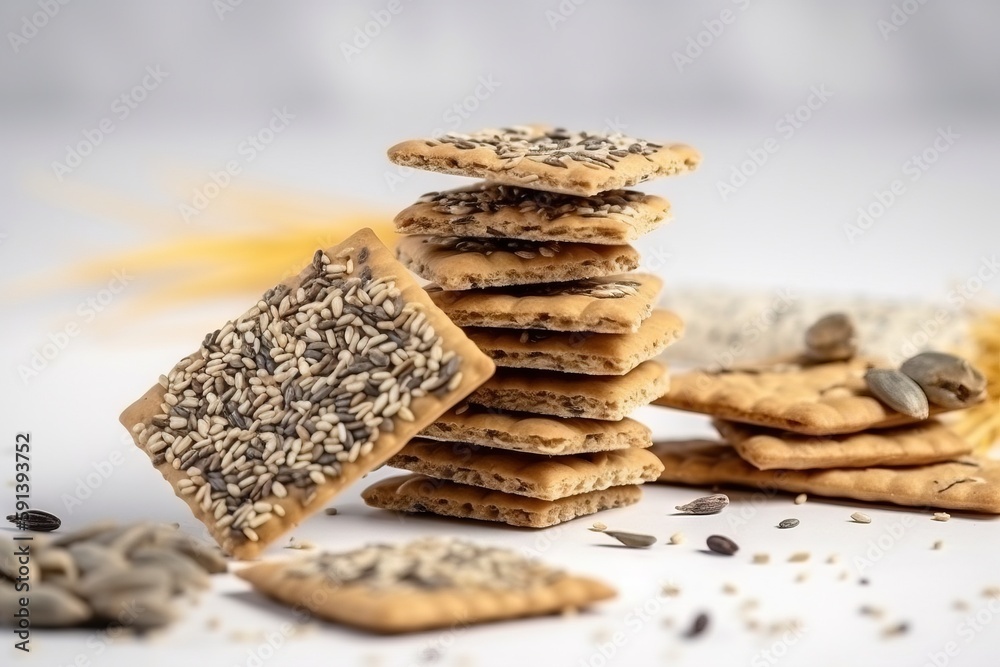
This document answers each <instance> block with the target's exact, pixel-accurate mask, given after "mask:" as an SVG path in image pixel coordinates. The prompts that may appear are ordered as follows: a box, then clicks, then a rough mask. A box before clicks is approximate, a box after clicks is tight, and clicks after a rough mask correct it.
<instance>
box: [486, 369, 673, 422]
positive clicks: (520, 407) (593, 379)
mask: <svg viewBox="0 0 1000 667" xmlns="http://www.w3.org/2000/svg"><path fill="white" fill-rule="evenodd" d="M669 386H670V375H669V374H668V372H667V367H666V366H665V365H663V364H661V363H659V362H657V361H644V362H642V363H641V364H639V365H638V366H636V367H635V369H633V370H631V371H629V372H628V373H626V374H625V375H576V374H572V373H559V372H556V371H534V370H520V369H510V368H500V369H497V372H496V374H495V375H494V376H493V377H492V378H490V379H489V380H488V381H487V382H485V383H484V384H483V385H482V386H481V387H479V389H477V390H476V391H475V392H474V393H473V394H472V395H470V396H469V402H470V403H476V404H478V405H482V406H485V407H487V408H496V409H498V410H517V411H521V412H535V413H538V414H543V415H553V416H556V417H586V418H588V419H609V420H612V421H614V420H618V419H623V418H625V417H627V416H628V415H629V414H630V413H631V412H632V411H633V410H635V409H636V408H638V407H640V406H643V405H648V404H649V403H650V402H651V401H652V400H653V399H654V398H655V397H657V396H660V395H662V394H663V393H664V392H665V391H666V390H667V389H668V388H669Z"/></svg>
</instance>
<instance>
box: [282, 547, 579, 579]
mask: <svg viewBox="0 0 1000 667" xmlns="http://www.w3.org/2000/svg"><path fill="white" fill-rule="evenodd" d="M315 574H322V575H323V576H325V577H326V578H327V579H328V580H330V581H331V582H333V583H336V584H337V585H348V584H357V585H364V586H369V587H372V588H388V587H409V588H419V589H440V588H454V587H462V588H466V587H467V588H487V589H492V590H511V589H528V588H534V587H537V586H545V585H548V584H550V583H552V582H554V581H556V580H558V579H560V578H562V577H563V576H565V575H564V573H563V572H562V571H561V570H556V569H553V568H551V567H548V566H546V565H543V564H541V563H539V562H537V561H535V560H532V559H528V558H525V557H524V556H521V555H520V554H518V553H516V552H514V551H510V550H508V549H498V548H495V547H487V546H480V545H477V544H474V543H472V542H467V541H465V540H458V539H454V538H444V537H427V538H423V539H419V540H416V541H414V542H410V543H408V544H403V545H388V544H374V545H370V546H366V547H363V548H361V549H357V550H356V551H349V552H346V553H336V554H335V553H329V552H323V553H320V554H317V555H315V556H311V557H309V558H306V559H304V560H301V561H298V562H296V563H295V564H294V565H292V566H290V569H289V570H288V575H289V576H294V577H307V576H312V575H315Z"/></svg>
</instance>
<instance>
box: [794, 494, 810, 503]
mask: <svg viewBox="0 0 1000 667" xmlns="http://www.w3.org/2000/svg"><path fill="white" fill-rule="evenodd" d="M808 499H809V496H807V495H806V494H804V493H800V494H799V495H797V496H795V504H796V505H801V504H803V503H804V502H805V501H807V500H808Z"/></svg>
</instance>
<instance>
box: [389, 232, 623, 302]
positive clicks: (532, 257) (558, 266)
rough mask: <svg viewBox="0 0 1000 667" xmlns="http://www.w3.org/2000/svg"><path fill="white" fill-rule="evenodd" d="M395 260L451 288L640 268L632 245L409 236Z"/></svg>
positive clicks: (594, 275) (592, 275)
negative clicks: (397, 259)
mask: <svg viewBox="0 0 1000 667" xmlns="http://www.w3.org/2000/svg"><path fill="white" fill-rule="evenodd" d="M396 256H397V257H398V258H399V261H401V262H402V263H403V264H405V265H406V266H407V268H409V269H410V270H411V271H413V272H414V273H416V274H417V275H418V276H420V277H421V278H424V279H426V280H430V281H432V282H434V283H436V284H437V285H439V286H440V287H441V288H443V289H446V290H468V289H480V288H483V287H505V286H507V285H533V284H537V283H550V282H562V281H567V280H580V279H582V278H601V277H604V276H610V275H614V274H616V273H623V272H625V271H631V270H633V269H635V268H637V267H638V266H639V253H638V252H636V250H635V248H633V247H632V246H630V245H596V244H593V243H559V242H558V241H518V240H515V239H470V238H462V237H458V236H426V235H419V236H405V237H403V238H401V239H400V240H399V242H398V243H397V244H396Z"/></svg>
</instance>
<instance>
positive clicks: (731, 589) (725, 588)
mask: <svg viewBox="0 0 1000 667" xmlns="http://www.w3.org/2000/svg"><path fill="white" fill-rule="evenodd" d="M722 592H723V593H725V594H726V595H736V594H737V593H739V592H740V591H739V589H738V588H736V586H735V585H733V584H731V583H729V582H726V583H724V584H722Z"/></svg>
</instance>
